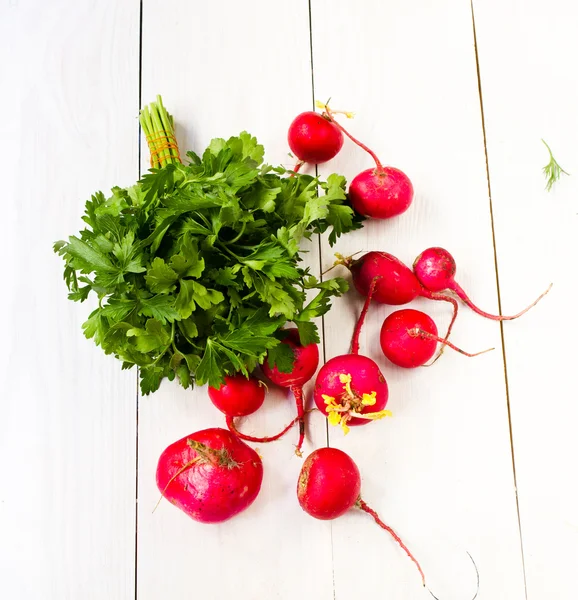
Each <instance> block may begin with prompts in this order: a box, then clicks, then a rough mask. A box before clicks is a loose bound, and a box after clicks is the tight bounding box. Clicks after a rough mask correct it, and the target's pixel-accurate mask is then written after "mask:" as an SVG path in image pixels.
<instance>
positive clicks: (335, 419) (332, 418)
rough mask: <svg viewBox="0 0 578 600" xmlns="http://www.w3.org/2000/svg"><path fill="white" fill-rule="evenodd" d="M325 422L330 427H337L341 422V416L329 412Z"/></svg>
mask: <svg viewBox="0 0 578 600" xmlns="http://www.w3.org/2000/svg"><path fill="white" fill-rule="evenodd" d="M327 420H328V421H329V423H330V424H331V425H339V423H340V422H341V415H340V414H339V413H337V412H330V413H329V414H328V415H327Z"/></svg>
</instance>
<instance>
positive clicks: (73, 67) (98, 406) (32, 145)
mask: <svg viewBox="0 0 578 600" xmlns="http://www.w3.org/2000/svg"><path fill="white" fill-rule="evenodd" d="M138 32H139V20H138V6H137V3H136V2H133V3H132V6H130V4H129V3H122V4H118V3H116V2H114V0H110V1H103V2H98V3H94V2H87V1H82V2H68V1H51V2H46V3H45V2H39V1H36V2H24V1H23V2H15V1H12V2H4V1H3V2H2V3H1V9H0V47H1V55H2V57H3V58H2V62H1V64H0V73H1V74H0V81H2V94H1V96H0V110H1V113H2V115H3V118H2V120H1V124H0V130H1V133H0V139H1V140H2V143H1V144H0V155H1V158H0V164H1V165H2V167H1V171H2V182H3V183H2V212H3V227H2V229H3V232H4V233H3V235H4V237H3V243H2V258H3V264H4V265H5V270H4V273H3V277H2V283H1V284H0V286H1V293H0V311H1V314H2V315H3V317H2V318H3V333H2V338H3V341H2V345H1V350H0V354H1V360H0V369H1V371H0V372H1V382H2V383H1V388H0V389H1V391H0V598H3V599H4V598H6V599H8V598H10V599H14V600H64V599H67V600H68V599H70V600H72V599H80V598H82V599H83V600H103V599H104V598H106V599H110V600H121V599H123V600H124V599H126V598H132V597H134V569H135V555H134V538H135V491H136V490H135V481H136V474H135V464H136V456H135V433H136V409H135V399H136V384H135V375H134V374H132V373H128V372H127V371H120V369H119V368H118V366H119V365H118V364H117V362H116V361H115V360H114V358H112V357H107V356H104V355H103V354H102V353H101V352H95V349H96V348H95V347H91V346H92V344H89V343H88V342H87V341H86V340H85V339H83V337H84V336H83V335H82V330H81V324H82V323H83V322H84V321H85V320H86V313H87V310H88V307H87V306H86V305H83V306H78V305H73V303H71V302H69V301H68V300H67V298H66V288H65V286H64V282H63V281H62V264H61V261H60V260H59V258H58V257H57V256H55V255H54V254H53V253H52V249H51V248H52V243H53V242H54V241H56V240H58V239H62V238H63V237H66V236H68V235H70V234H71V233H72V232H74V231H78V229H79V228H80V226H81V224H82V221H81V220H80V216H81V212H82V210H83V204H84V202H85V200H86V199H87V198H88V197H90V194H91V193H93V192H94V191H95V190H96V189H99V188H101V189H105V190H108V189H110V187H112V185H123V184H125V185H128V184H130V183H131V181H133V180H134V178H135V176H136V174H137V167H138V147H137V140H138V129H137V122H136V119H135V114H136V111H137V108H138Z"/></svg>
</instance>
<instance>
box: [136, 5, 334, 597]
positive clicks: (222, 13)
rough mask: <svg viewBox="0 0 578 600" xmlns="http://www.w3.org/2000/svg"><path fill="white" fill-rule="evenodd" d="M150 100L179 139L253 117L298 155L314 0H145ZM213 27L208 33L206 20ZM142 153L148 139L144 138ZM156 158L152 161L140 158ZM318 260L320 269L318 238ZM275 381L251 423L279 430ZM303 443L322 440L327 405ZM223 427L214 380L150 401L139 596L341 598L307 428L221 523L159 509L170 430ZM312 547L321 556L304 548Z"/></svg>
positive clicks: (206, 135)
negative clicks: (316, 509) (306, 504)
mask: <svg viewBox="0 0 578 600" xmlns="http://www.w3.org/2000/svg"><path fill="white" fill-rule="evenodd" d="M143 18H144V22H143V57H142V100H143V103H148V102H149V101H150V100H152V99H154V97H155V95H156V94H157V93H161V94H162V95H163V99H164V102H165V105H166V106H167V107H168V108H169V110H170V111H171V112H172V114H174V115H175V119H176V121H177V137H178V140H179V144H180V147H181V149H193V150H195V151H197V152H199V151H202V150H203V149H204V148H205V147H206V145H207V143H208V142H209V140H210V139H211V138H213V137H225V138H227V137H229V136H231V135H236V134H238V133H239V132H240V131H242V130H244V129H246V130H248V131H249V132H251V133H252V134H253V135H255V136H256V137H257V138H258V139H259V141H260V142H261V143H263V144H264V146H265V149H266V160H267V161H269V162H270V163H272V164H278V163H285V164H286V165H287V166H293V163H292V159H290V158H289V157H288V154H287V153H288V147H287V142H286V135H287V128H288V126H289V123H290V122H291V120H292V119H293V118H294V117H295V116H296V115H297V114H298V113H299V112H301V111H302V110H307V109H310V108H311V106H312V95H311V70H310V62H309V56H310V45H309V15H308V4H307V2H306V1H305V0H301V1H300V2H297V3H296V2H290V1H289V0H286V1H283V2H277V3H274V4H271V3H269V2H266V0H252V1H250V2H243V3H234V2H227V3H226V4H225V5H224V6H223V5H222V4H220V3H198V2H196V3H192V2H191V3H185V2H177V1H175V0H172V1H169V2H167V1H163V2H161V1H160V0H155V1H151V0H147V1H146V2H145V3H144V13H143ZM208 31H210V32H212V33H210V34H209V33H207V32H208ZM143 156H146V148H143ZM146 168H147V164H146V160H143V170H144V169H146ZM308 264H310V265H312V267H314V272H316V273H318V272H319V257H318V253H317V243H315V244H313V245H312V247H311V257H310V259H309V261H308ZM270 389H271V392H270V394H269V395H268V398H267V400H266V405H265V407H264V408H263V409H261V410H260V411H258V412H257V413H256V414H255V415H252V416H251V417H250V418H248V419H246V420H245V421H244V422H243V423H242V424H241V426H242V428H243V431H246V432H247V433H249V434H253V435H265V434H271V433H275V432H276V431H278V430H279V429H280V428H281V427H282V426H283V425H285V424H286V423H287V422H289V420H290V419H291V418H292V417H293V416H294V414H295V408H294V404H293V400H292V399H291V398H284V397H283V395H282V394H279V393H278V392H275V391H274V390H273V388H270ZM317 417H318V418H317V419H313V420H312V423H311V427H310V428H309V429H310V439H309V440H308V441H307V444H306V447H305V451H306V452H309V451H310V450H311V448H312V447H314V446H318V445H321V444H324V443H325V440H326V428H325V419H323V418H322V417H321V416H320V415H317ZM215 426H221V427H223V426H224V418H223V416H222V415H221V414H220V413H219V412H218V411H217V409H215V408H214V407H213V405H212V404H211V403H210V401H209V399H208V397H207V391H206V388H205V387H203V388H201V389H196V390H195V391H194V392H191V391H184V390H182V389H181V388H180V387H179V386H177V385H176V384H175V383H173V384H170V383H165V384H163V385H162V386H161V389H160V390H159V391H158V392H157V393H155V395H154V396H152V397H150V398H149V397H146V398H143V399H141V401H140V417H139V448H140V452H139V536H138V548H139V550H138V597H139V598H140V600H157V599H158V598H161V597H172V598H186V597H189V596H190V594H191V582H193V581H194V589H195V594H197V595H199V594H200V595H201V596H202V597H203V598H205V599H206V600H222V599H223V598H228V597H232V596H233V595H234V596H235V597H236V598H239V600H248V599H251V600H252V599H256V598H264V597H266V596H267V597H269V596H270V597H275V598H278V599H280V600H282V599H289V598H296V597H302V596H303V594H304V592H303V589H304V588H303V586H304V582H305V581H307V582H310V583H308V584H307V585H308V591H307V593H308V594H309V595H310V596H311V597H315V598H318V599H320V600H329V599H330V598H332V597H333V591H332V579H331V578H332V573H331V542H330V534H331V531H330V526H329V524H327V523H321V522H315V521H312V520H311V519H310V518H309V517H307V515H305V513H303V512H302V511H301V509H300V508H299V505H298V503H297V501H296V495H295V488H296V484H297V477H298V473H299V470H300V468H301V464H302V462H301V460H300V459H298V458H297V457H295V456H294V455H293V445H292V444H294V443H295V442H296V439H295V437H293V436H296V435H297V433H296V431H295V432H292V433H291V434H288V436H287V437H286V438H284V439H283V440H281V441H279V442H276V443H273V444H269V445H261V446H258V448H259V451H260V453H261V454H262V456H263V462H264V469H265V476H264V482H263V489H262V491H261V493H260V495H259V497H258V499H257V500H256V502H255V503H254V504H253V505H252V506H251V507H250V508H249V509H248V510H247V511H246V512H244V513H243V514H241V515H239V516H237V517H235V518H234V519H232V520H231V521H228V522H226V523H224V524H222V525H204V524H200V523H196V522H194V521H192V520H191V519H189V518H188V517H187V516H186V515H184V514H183V513H181V512H180V511H178V510H177V509H176V508H175V507H174V506H171V505H170V504H169V503H167V502H162V503H161V504H160V506H159V508H158V509H157V510H156V512H155V513H154V514H151V511H152V509H153V507H154V505H155V504H156V502H157V500H158V497H159V492H158V490H157V489H156V485H155V470H156V464H157V460H158V457H159V455H160V453H161V452H162V450H163V449H164V448H165V447H166V446H167V445H168V444H170V443H171V442H173V441H175V440H177V439H179V438H181V437H183V436H185V435H187V434H189V433H192V432H194V431H197V430H200V429H204V428H206V427H215ZM311 556H315V560H314V561H313V560H308V557H311Z"/></svg>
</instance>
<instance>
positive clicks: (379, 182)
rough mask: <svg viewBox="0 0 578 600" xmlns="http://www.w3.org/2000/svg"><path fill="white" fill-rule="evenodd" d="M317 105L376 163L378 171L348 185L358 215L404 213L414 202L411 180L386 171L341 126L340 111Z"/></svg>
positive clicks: (390, 169)
mask: <svg viewBox="0 0 578 600" xmlns="http://www.w3.org/2000/svg"><path fill="white" fill-rule="evenodd" d="M317 105H318V106H319V107H320V108H323V109H324V110H323V117H325V118H326V119H328V120H329V121H331V123H332V124H334V125H335V127H336V128H338V129H339V130H340V131H341V132H342V133H344V134H345V135H346V136H347V137H348V138H349V139H350V140H351V141H352V142H353V143H354V144H357V145H358V146H359V147H360V148H363V150H365V151H366V152H367V153H368V154H369V155H370V156H371V157H372V158H373V160H374V161H375V165H376V168H375V169H373V168H372V169H367V170H365V171H362V172H361V173H359V175H357V176H356V177H354V179H353V181H352V182H351V184H350V185H349V200H350V201H351V204H352V205H353V208H354V209H355V210H356V211H357V212H358V213H359V214H361V215H363V216H365V217H371V218H373V219H389V218H391V217H396V216H397V215H401V214H402V213H404V212H405V211H406V210H407V209H408V208H409V206H410V204H411V202H412V200H413V186H412V184H411V181H410V180H409V177H408V176H407V175H406V174H405V173H403V172H402V171H400V170H399V169H395V168H394V167H384V166H383V165H382V164H381V161H380V160H379V158H378V157H377V155H376V154H375V152H373V151H372V150H370V149H369V148H368V147H367V146H366V145H365V144H362V143H361V142H360V141H359V140H358V139H356V138H354V137H353V136H352V135H351V134H350V133H349V132H348V131H347V130H346V129H345V128H344V127H343V126H342V125H341V124H340V123H338V122H337V121H336V120H335V118H334V114H335V113H336V112H340V111H332V110H331V109H330V108H329V106H327V105H326V104H321V103H318V104H317ZM346 114H347V113H346Z"/></svg>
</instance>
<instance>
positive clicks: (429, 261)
mask: <svg viewBox="0 0 578 600" xmlns="http://www.w3.org/2000/svg"><path fill="white" fill-rule="evenodd" d="M318 106H320V107H321V108H322V109H323V112H322V113H321V114H319V113H316V112H304V113H302V114H300V115H299V116H298V117H297V118H296V119H295V120H294V121H293V123H291V126H290V127H289V133H288V141H289V146H290V147H291V150H292V152H293V154H294V155H295V156H296V157H297V158H298V159H299V162H298V163H297V164H296V166H295V167H294V169H293V171H294V172H297V171H298V170H299V169H300V168H301V167H302V165H303V164H305V163H322V162H326V161H328V160H330V159H332V158H333V157H334V156H335V155H336V154H337V153H338V152H339V151H340V150H341V148H342V146H343V142H344V137H343V136H344V135H346V136H348V137H349V138H350V139H351V140H352V141H353V142H354V143H356V144H357V145H358V146H360V147H361V148H363V149H364V150H365V151H367V152H368V153H369V154H370V155H371V157H372V158H373V159H374V161H375V163H376V166H375V168H370V169H367V170H365V171H363V172H361V173H360V174H359V175H357V176H356V177H355V178H354V179H353V180H352V182H351V185H350V187H349V199H350V202H351V204H352V206H353V208H354V209H355V210H356V211H357V212H358V213H359V214H361V215H363V216H365V217H371V218H376V219H387V218H391V217H394V216H397V215H400V214H402V213H403V212H405V211H406V210H407V209H408V208H409V206H410V204H411V202H412V199H413V186H412V184H411V181H410V180H409V178H408V177H407V176H406V175H405V174H404V173H403V172H402V171H400V170H398V169H395V168H393V167H384V166H383V165H382V163H381V162H380V161H379V159H378V158H377V156H376V155H375V153H373V152H372V151H371V150H370V149H369V148H367V146H365V145H364V144H362V143H361V142H359V141H358V140H356V139H355V138H354V137H353V136H351V135H350V134H349V133H348V132H347V131H346V130H345V128H344V127H343V126H342V125H341V124H340V123H338V122H337V120H336V119H335V115H336V114H337V113H338V112H339V111H332V110H330V108H329V107H328V106H327V105H318ZM345 114H347V113H345ZM338 257H339V260H338V261H337V263H336V264H342V265H344V266H345V267H347V268H348V269H349V270H350V271H351V275H352V279H353V284H354V286H355V288H356V290H357V291H358V292H359V293H360V294H361V295H363V296H364V297H365V303H364V306H363V309H362V311H361V313H360V316H359V319H358V322H357V325H356V327H355V330H354V332H353V338H352V343H351V351H350V353H349V354H344V355H341V356H336V357H334V358H332V359H330V360H328V361H327V362H326V363H325V364H324V365H323V366H322V367H321V369H320V370H319V372H318V373H317V377H316V379H315V384H314V391H313V399H314V402H315V405H316V407H317V409H318V410H319V411H320V412H321V413H322V414H324V415H325V416H326V417H327V419H328V421H329V423H330V424H332V425H340V426H341V427H342V429H343V431H344V433H347V432H348V431H349V428H350V427H351V426H358V425H366V424H368V423H370V422H371V421H375V420H378V419H381V418H383V417H386V416H388V415H389V414H390V413H389V411H387V410H385V406H386V404H387V401H388V386H387V382H386V379H385V377H384V376H383V374H382V372H381V370H380V368H379V366H378V365H377V363H376V362H375V361H374V360H372V359H371V358H369V357H367V356H363V355H361V354H359V335H360V331H361V328H362V325H363V322H364V319H365V316H366V314H367V311H368V310H369V306H370V303H371V301H372V300H373V301H375V302H378V303H382V304H389V305H394V306H395V305H403V304H407V303H409V302H411V301H412V300H414V299H415V298H417V297H419V296H421V297H425V298H429V299H432V300H436V301H445V302H449V303H450V304H451V305H452V307H453V317H452V320H451V323H450V325H449V327H448V331H447V333H446V335H445V336H444V337H443V338H442V337H440V336H439V335H438V329H437V327H436V324H435V323H434V321H433V320H432V319H431V318H430V317H429V316H428V315H427V314H425V313H424V312H422V311H419V310H414V309H402V310H397V311H395V312H393V313H391V314H390V315H389V316H388V317H387V318H386V319H385V321H384V322H383V325H382V328H381V334H380V343H381V348H382V350H383V353H384V355H385V357H386V358H387V359H388V360H389V361H391V362H392V363H394V364H395V365H397V366H399V367H404V368H414V367H418V366H421V365H425V364H426V363H427V362H428V361H429V360H430V359H432V358H433V357H434V355H435V353H436V349H437V345H438V343H442V346H441V348H442V350H443V348H444V347H445V346H446V345H447V346H449V347H451V348H453V349H455V350H457V351H458V352H460V353H462V354H465V355H466V356H476V354H468V353H466V352H464V351H463V350H460V349H459V348H457V347H456V346H454V345H453V344H452V343H451V342H449V340H448V337H449V335H450V333H451V329H452V326H453V324H454V322H455V319H456V316H457V313H458V302H457V300H456V298H455V297H454V296H453V295H451V293H452V292H453V293H455V295H457V297H458V298H459V299H461V300H462V301H463V302H464V303H465V304H466V305H468V306H469V307H470V308H471V309H473V310H474V311H475V312H477V313H478V314H480V315H482V316H484V317H487V318H489V319H494V320H500V321H502V320H510V319H515V318H517V317H519V316H520V315H522V314H523V313H524V312H526V311H527V310H528V309H529V308H531V306H534V304H536V302H537V301H538V300H539V299H540V298H541V297H542V296H543V295H544V294H545V293H547V291H548V290H546V292H544V294H542V296H540V298H538V300H536V301H535V302H534V303H533V304H532V305H531V306H530V307H528V308H526V309H525V310H523V311H522V312H520V313H518V314H517V315H514V316H509V317H505V316H498V315H491V314H488V313H486V312H484V311H482V310H481V309H479V308H478V307H476V306H475V305H474V304H473V303H472V301H471V300H470V299H469V298H468V296H467V295H466V293H465V292H464V291H463V289H462V288H461V287H460V286H459V285H458V283H457V282H456V281H455V279H454V276H455V273H456V263H455V261H454V259H453V257H452V256H451V254H450V253H449V252H448V251H447V250H444V249H443V248H428V249H427V250H424V251H423V252H422V253H421V254H420V255H419V256H418V257H417V258H416V260H415V262H414V264H413V270H412V269H410V268H409V267H407V266H406V265H404V264H403V263H402V262H401V261H399V260H398V259H397V258H395V257H394V256H392V255H391V254H388V253H387V252H378V251H375V252H368V253H366V254H364V255H363V256H361V257H360V258H358V259H355V260H354V259H353V258H351V257H349V258H344V257H341V256H339V255H338ZM548 289H549V288H548ZM283 343H284V344H286V345H287V346H288V347H289V348H290V349H291V351H292V352H293V356H294V363H293V368H292V370H291V372H289V373H283V372H280V371H279V370H278V369H277V368H276V367H273V368H272V367H270V366H269V363H268V361H267V360H265V362H264V364H263V365H262V367H261V370H262V374H263V375H264V376H265V377H266V378H267V379H269V380H270V381H271V382H273V383H274V384H276V385H279V386H281V387H284V388H289V389H290V390H291V391H292V393H293V396H294V398H295V402H296V413H297V414H296V416H295V419H294V420H293V421H292V422H291V423H289V424H288V425H287V427H285V428H284V429H283V430H282V431H280V432H279V433H277V434H275V435H271V436H266V437H253V436H248V435H245V434H243V433H241V432H240V431H239V430H238V428H237V425H236V424H235V421H234V419H235V417H244V416H247V415H250V414H252V413H254V412H255V411H256V410H258V409H259V408H260V407H261V406H262V405H263V402H264V399H265V392H266V385H265V383H264V382H263V381H262V380H261V379H259V378H258V377H256V376H251V377H250V378H246V377H244V376H243V375H241V374H238V375H235V376H230V377H227V378H226V380H225V382H224V383H223V384H222V385H221V386H220V387H219V388H218V389H217V388H211V387H210V388H209V397H210V399H211V400H212V402H213V404H214V405H215V406H216V407H217V408H218V409H219V410H220V411H221V412H223V413H224V415H225V417H226V424H227V427H228V430H225V429H219V428H213V429H206V430H204V431H199V432H197V433H193V434H191V435H189V436H187V437H186V438H183V439H182V440H179V441H177V442H175V443H174V444H172V445H171V446H169V447H168V448H167V449H166V450H165V451H164V452H163V454H162V455H161V457H160V460H159V463H158V468H157V485H158V487H159V489H160V491H161V494H162V496H164V497H165V498H167V499H169V500H170V501H171V502H172V503H173V504H175V505H176V506H178V507H179V508H181V509H182V510H183V511H184V512H186V513H187V514H188V515H189V516H191V517H192V518H193V519H195V520H197V521H201V522H204V523H217V522H221V521H224V520H226V519H229V518H231V517H232V516H234V515H236V514H237V513H239V512H241V511H242V510H244V509H245V508H247V507H248V506H249V505H250V504H251V503H252V502H253V501H254V500H255V498H256V497H257V495H258V493H259V490H260V487H261V481H262V477H263V467H262V462H261V459H260V457H259V455H258V454H257V453H256V452H255V451H254V450H253V449H251V448H250V447H249V446H247V445H246V444H245V443H244V442H243V441H241V440H245V441H248V442H254V443H266V442H272V441H274V440H277V439H279V438H281V437H282V436H283V435H284V434H286V433H287V432H288V431H290V430H291V428H292V427H293V425H295V424H298V426H299V436H298V441H297V445H296V450H295V453H296V454H297V455H298V456H301V455H302V454H301V449H302V444H303V440H304V436H305V418H306V414H307V411H306V410H305V405H306V403H305V402H304V397H303V386H304V385H305V384H306V383H307V382H308V381H309V380H310V379H311V378H312V377H313V375H314V374H315V373H316V371H317V367H318V363H319V352H318V348H317V346H316V345H315V344H310V345H307V346H303V345H301V343H300V340H299V334H298V330H297V329H294V328H290V329H288V330H287V334H286V337H285V339H284V340H283ZM440 354H441V351H440ZM478 354H480V353H478ZM438 356H439V354H438ZM360 487H361V479H360V474H359V470H358V468H357V466H356V465H355V463H354V462H353V460H352V459H351V458H350V457H349V456H348V455H347V454H345V453H344V452H342V451H341V450H337V449H333V448H320V449H318V450H315V451H314V452H313V453H311V454H310V455H309V457H308V458H307V459H306V460H305V462H304V464H303V468H302V469H301V473H300V475H299V479H298V483H297V497H298V500H299V503H300V505H301V507H302V508H303V509H304V510H305V511H306V512H307V513H309V514H310V515H312V516H313V517H315V518H318V519H334V518H337V517H339V516H341V515H343V514H344V513H345V512H347V511H348V510H349V509H350V508H353V507H357V508H359V509H361V510H363V511H365V512H367V513H369V514H370V515H371V516H372V517H373V518H374V519H375V521H376V522H377V523H378V524H379V525H380V526H381V527H383V528H384V529H386V530H387V531H388V532H389V533H390V534H391V535H392V536H393V537H394V539H395V540H396V541H397V542H398V544H399V545H400V546H401V547H402V548H403V549H404V550H405V551H406V552H407V554H408V556H409V557H410V558H411V559H412V560H413V562H414V563H415V564H416V566H417V568H418V570H419V573H420V575H421V579H422V583H423V584H424V585H425V577H424V574H423V572H422V570H421V567H420V566H419V563H418V562H417V561H416V559H415V558H414V557H413V556H412V554H411V553H410V552H409V550H408V549H407V548H406V546H405V545H404V544H403V542H402V541H401V539H400V538H399V537H398V536H397V534H396V533H395V532H394V531H393V530H392V529H391V528H390V527H389V526H388V525H385V523H383V521H381V519H380V518H379V517H378V515H377V514H376V513H375V512H374V511H373V510H372V509H371V508H369V506H368V505H367V504H366V503H365V502H364V501H363V500H362V499H361V496H360Z"/></svg>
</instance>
